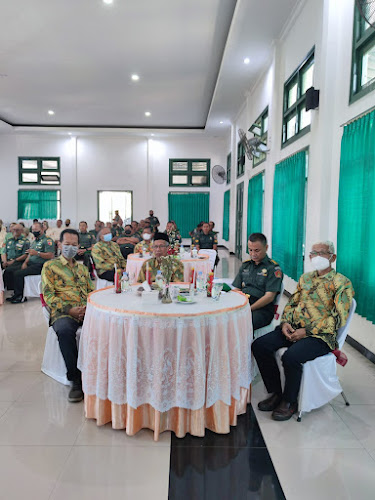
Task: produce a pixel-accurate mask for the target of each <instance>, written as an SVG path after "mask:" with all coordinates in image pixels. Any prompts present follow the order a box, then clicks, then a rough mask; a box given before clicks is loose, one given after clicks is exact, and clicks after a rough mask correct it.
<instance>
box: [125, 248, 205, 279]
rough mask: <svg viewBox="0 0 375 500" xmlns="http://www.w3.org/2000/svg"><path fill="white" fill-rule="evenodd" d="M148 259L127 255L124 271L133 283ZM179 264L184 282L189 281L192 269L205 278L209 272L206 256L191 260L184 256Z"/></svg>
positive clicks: (187, 255) (136, 255) (186, 255)
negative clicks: (182, 266)
mask: <svg viewBox="0 0 375 500" xmlns="http://www.w3.org/2000/svg"><path fill="white" fill-rule="evenodd" d="M149 258H150V257H147V258H146V257H140V255H139V254H133V253H131V254H130V255H128V257H127V261H126V271H127V272H128V273H129V276H131V277H132V276H134V279H135V281H137V279H138V274H139V271H140V270H141V267H142V265H143V263H144V262H146V260H147V259H149ZM181 262H182V263H183V265H184V281H186V282H189V281H190V276H191V271H192V269H195V272H196V273H198V272H199V271H202V273H203V274H204V276H206V275H207V273H209V272H210V271H211V265H210V259H209V257H208V255H204V256H203V255H202V256H201V257H200V258H197V259H191V258H190V257H189V254H185V255H184V257H183V258H182V259H181Z"/></svg>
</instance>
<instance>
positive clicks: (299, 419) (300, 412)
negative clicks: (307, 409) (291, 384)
mask: <svg viewBox="0 0 375 500" xmlns="http://www.w3.org/2000/svg"><path fill="white" fill-rule="evenodd" d="M301 420H302V410H301V411H299V412H298V418H297V422H301Z"/></svg>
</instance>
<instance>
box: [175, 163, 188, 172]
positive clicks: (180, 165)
mask: <svg viewBox="0 0 375 500" xmlns="http://www.w3.org/2000/svg"><path fill="white" fill-rule="evenodd" d="M187 169H188V162H187V161H174V162H173V171H174V172H178V171H180V172H187Z"/></svg>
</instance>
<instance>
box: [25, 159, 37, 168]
mask: <svg viewBox="0 0 375 500" xmlns="http://www.w3.org/2000/svg"><path fill="white" fill-rule="evenodd" d="M22 168H23V169H28V168H33V169H34V168H35V169H37V168H38V161H37V160H23V161H22Z"/></svg>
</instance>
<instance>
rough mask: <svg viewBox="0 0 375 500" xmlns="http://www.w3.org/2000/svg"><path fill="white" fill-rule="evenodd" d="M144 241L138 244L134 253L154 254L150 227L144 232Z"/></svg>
mask: <svg viewBox="0 0 375 500" xmlns="http://www.w3.org/2000/svg"><path fill="white" fill-rule="evenodd" d="M141 237H142V241H140V242H139V243H137V244H136V245H135V247H134V253H142V252H143V250H145V251H146V252H148V253H152V234H151V229H150V228H149V227H145V228H144V229H143V232H142V235H141Z"/></svg>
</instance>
